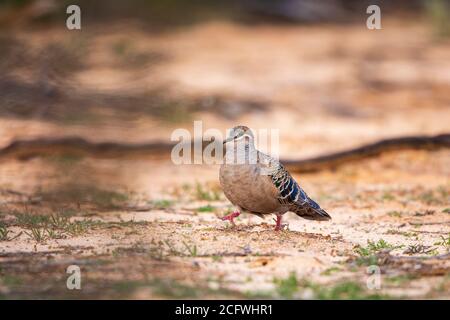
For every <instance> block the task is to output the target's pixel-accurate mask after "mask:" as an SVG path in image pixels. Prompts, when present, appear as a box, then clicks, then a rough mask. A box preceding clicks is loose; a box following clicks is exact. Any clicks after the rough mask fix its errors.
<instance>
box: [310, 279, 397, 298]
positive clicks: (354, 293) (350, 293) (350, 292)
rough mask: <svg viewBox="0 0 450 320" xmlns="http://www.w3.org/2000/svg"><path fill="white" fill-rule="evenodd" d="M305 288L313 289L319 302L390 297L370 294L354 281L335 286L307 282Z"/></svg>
mask: <svg viewBox="0 0 450 320" xmlns="http://www.w3.org/2000/svg"><path fill="white" fill-rule="evenodd" d="M304 286H305V287H308V288H311V289H312V290H313V292H314V296H315V298H316V299H319V300H380V299H389V296H387V295H382V294H378V293H369V292H368V291H367V290H365V289H364V287H363V286H362V285H361V284H359V283H357V282H354V281H344V282H341V283H338V284H335V285H333V286H324V285H317V284H314V283H311V282H307V283H306V284H305V285H304Z"/></svg>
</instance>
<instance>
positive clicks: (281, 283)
mask: <svg viewBox="0 0 450 320" xmlns="http://www.w3.org/2000/svg"><path fill="white" fill-rule="evenodd" d="M273 282H274V283H275V285H276V291H277V293H278V295H280V296H281V297H282V298H285V299H292V298H293V297H294V294H295V293H296V292H297V290H298V280H297V275H296V274H295V272H291V273H290V274H289V276H288V277H287V278H286V279H277V278H274V279H273Z"/></svg>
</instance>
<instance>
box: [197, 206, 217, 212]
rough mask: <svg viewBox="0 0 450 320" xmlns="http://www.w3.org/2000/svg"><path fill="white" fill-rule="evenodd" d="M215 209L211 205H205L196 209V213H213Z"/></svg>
mask: <svg viewBox="0 0 450 320" xmlns="http://www.w3.org/2000/svg"><path fill="white" fill-rule="evenodd" d="M214 210H215V208H214V207H213V206H211V205H209V204H208V205H206V206H203V207H200V208H198V209H197V211H198V212H213V211H214Z"/></svg>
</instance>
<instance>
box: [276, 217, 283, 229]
mask: <svg viewBox="0 0 450 320" xmlns="http://www.w3.org/2000/svg"><path fill="white" fill-rule="evenodd" d="M282 218H283V216H282V215H281V214H277V221H276V222H277V225H276V226H275V231H280V230H281V229H282V228H283V225H282V224H281V219H282Z"/></svg>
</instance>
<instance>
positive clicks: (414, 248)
mask: <svg viewBox="0 0 450 320" xmlns="http://www.w3.org/2000/svg"><path fill="white" fill-rule="evenodd" d="M435 251H436V249H435V248H432V247H430V246H424V245H421V244H415V245H410V246H408V248H407V249H406V250H405V251H404V252H403V253H404V254H419V253H425V254H431V253H433V252H435Z"/></svg>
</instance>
